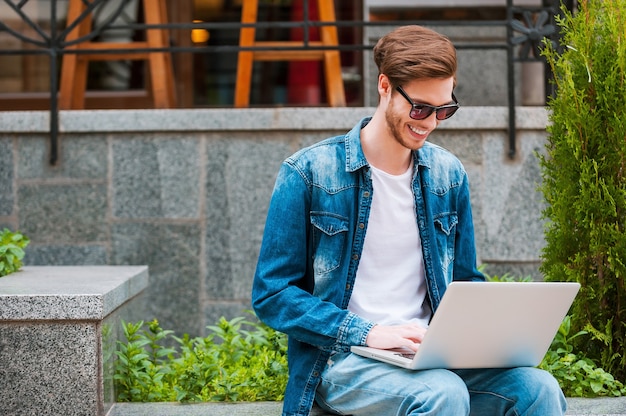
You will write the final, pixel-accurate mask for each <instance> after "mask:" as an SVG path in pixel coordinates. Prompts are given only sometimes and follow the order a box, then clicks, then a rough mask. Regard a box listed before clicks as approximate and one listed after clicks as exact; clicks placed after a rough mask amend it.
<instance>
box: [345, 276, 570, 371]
mask: <svg viewBox="0 0 626 416" xmlns="http://www.w3.org/2000/svg"><path fill="white" fill-rule="evenodd" d="M579 289H580V284H579V283H570V282H453V283H451V284H450V285H449V286H448V288H447V289H446V292H445V294H444V296H443V299H442V300H441V303H440V304H439V308H438V309H437V311H436V312H435V314H434V315H433V318H432V320H431V322H430V325H429V327H428V330H427V331H426V335H425V336H424V339H423V340H422V343H421V344H420V347H419V349H418V350H417V352H416V353H414V352H413V351H410V350H408V349H405V350H402V349H394V350H382V349H376V348H370V347H360V346H354V347H352V348H351V350H352V352H353V353H355V354H359V355H362V356H365V357H369V358H373V359H376V360H380V361H384V362H386V363H390V364H394V365H397V366H400V367H404V368H408V369H412V370H425V369H432V368H447V369H463V368H511V367H535V366H537V365H539V363H541V360H542V359H543V357H544V355H545V354H546V352H547V351H548V348H549V347H550V344H551V343H552V340H553V338H554V336H555V335H556V333H557V331H558V330H559V327H560V325H561V322H562V321H563V319H564V318H565V316H566V315H567V312H568V311H569V308H570V306H571V304H572V302H573V301H574V298H575V297H576V294H577V293H578V290H579Z"/></svg>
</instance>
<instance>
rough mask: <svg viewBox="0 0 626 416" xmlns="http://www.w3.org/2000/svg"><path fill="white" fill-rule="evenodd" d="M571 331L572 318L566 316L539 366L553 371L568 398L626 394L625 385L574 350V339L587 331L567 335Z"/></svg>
mask: <svg viewBox="0 0 626 416" xmlns="http://www.w3.org/2000/svg"><path fill="white" fill-rule="evenodd" d="M570 331H571V318H570V317H569V316H566V317H565V319H564V320H563V323H562V324H561V327H560V328H559V331H558V332H557V334H556V336H555V337H554V340H553V341H552V345H551V346H550V349H549V350H548V352H547V353H546V355H545V357H544V358H543V361H541V364H540V365H539V368H542V369H544V370H546V371H548V372H550V373H552V375H553V376H554V377H555V378H556V379H557V381H558V382H559V385H560V386H561V389H562V390H563V393H564V394H565V395H566V396H568V397H596V396H623V395H626V387H624V384H622V383H621V382H620V381H618V380H616V379H615V378H614V377H613V376H612V375H611V374H610V373H607V372H606V371H604V370H603V369H602V368H599V367H597V366H596V365H595V363H594V362H593V361H592V360H591V359H589V358H586V357H584V356H583V354H581V353H574V352H573V350H574V346H573V341H574V340H575V339H576V338H579V337H582V336H584V335H586V334H587V332H586V331H578V332H577V333H576V334H574V335H572V336H570Z"/></svg>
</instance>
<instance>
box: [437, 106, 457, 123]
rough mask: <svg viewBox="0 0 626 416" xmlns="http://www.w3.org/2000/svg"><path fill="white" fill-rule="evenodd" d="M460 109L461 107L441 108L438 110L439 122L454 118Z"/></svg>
mask: <svg viewBox="0 0 626 416" xmlns="http://www.w3.org/2000/svg"><path fill="white" fill-rule="evenodd" d="M458 109H459V107H457V106H453V107H444V108H440V109H439V110H437V120H445V119H447V118H450V117H452V116H453V115H454V113H456V110H458Z"/></svg>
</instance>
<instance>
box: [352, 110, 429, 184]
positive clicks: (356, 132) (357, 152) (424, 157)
mask: <svg viewBox="0 0 626 416" xmlns="http://www.w3.org/2000/svg"><path fill="white" fill-rule="evenodd" d="M371 119H372V118H371V117H365V118H363V119H361V121H360V122H359V123H358V124H357V125H356V126H354V127H353V128H352V130H350V131H349V132H348V133H347V134H346V136H345V146H346V172H355V171H357V170H359V169H361V168H362V167H364V166H369V164H368V163H367V159H366V158H365V154H363V148H362V147H361V129H362V128H363V127H365V126H366V125H367V123H369V122H370V120H371ZM430 147H431V144H430V143H428V142H426V143H424V146H423V147H422V149H420V150H416V151H414V152H413V163H414V164H415V165H416V166H415V167H417V166H424V167H426V168H430V164H431V157H430V156H431V153H432V152H431V151H430ZM422 150H423V151H422Z"/></svg>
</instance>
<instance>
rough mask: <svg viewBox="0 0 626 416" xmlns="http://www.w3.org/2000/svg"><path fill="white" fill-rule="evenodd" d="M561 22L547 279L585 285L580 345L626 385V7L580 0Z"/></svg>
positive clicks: (550, 54) (577, 313)
mask: <svg viewBox="0 0 626 416" xmlns="http://www.w3.org/2000/svg"><path fill="white" fill-rule="evenodd" d="M579 7H580V9H579V10H578V12H577V13H576V14H574V15H573V14H571V13H569V12H568V11H567V10H566V9H563V17H562V18H559V19H558V24H559V26H560V27H561V34H562V42H561V43H562V45H564V47H563V50H562V51H559V50H557V49H555V48H554V47H553V46H551V45H550V44H549V43H546V48H545V50H544V55H545V57H546V58H547V61H548V63H549V65H550V66H551V68H552V72H553V73H554V83H555V87H556V88H555V89H556V94H555V96H554V97H552V98H551V99H550V100H549V103H548V107H549V110H550V113H549V114H550V123H549V125H548V133H549V134H548V142H547V144H546V153H545V154H544V155H540V164H541V168H542V178H543V181H542V185H541V191H542V192H543V194H544V197H545V200H546V202H547V204H546V208H545V210H544V213H543V214H544V217H545V218H546V219H547V220H548V221H547V224H546V230H545V241H546V246H545V248H544V250H543V252H542V260H543V262H542V265H541V271H542V272H543V273H544V275H545V276H546V280H552V281H578V282H580V284H581V286H582V287H581V290H580V293H579V294H578V296H577V298H576V300H575V302H574V305H573V306H572V309H571V326H572V329H573V331H574V332H578V331H582V330H585V331H586V332H588V333H589V335H590V336H589V337H578V338H575V339H572V342H573V343H574V344H575V346H576V348H577V349H578V350H580V351H585V354H586V355H587V356H588V357H589V358H590V359H592V360H593V361H594V362H598V363H599V364H600V365H601V367H602V368H604V369H606V370H607V371H609V372H611V373H612V374H613V375H615V376H616V377H617V378H618V379H620V380H626V355H625V354H624V345H625V343H626V325H625V324H624V322H626V283H625V278H626V140H625V138H626V105H625V102H624V97H626V82H625V81H626V79H625V78H626V0H612V1H604V0H589V1H583V2H579Z"/></svg>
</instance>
